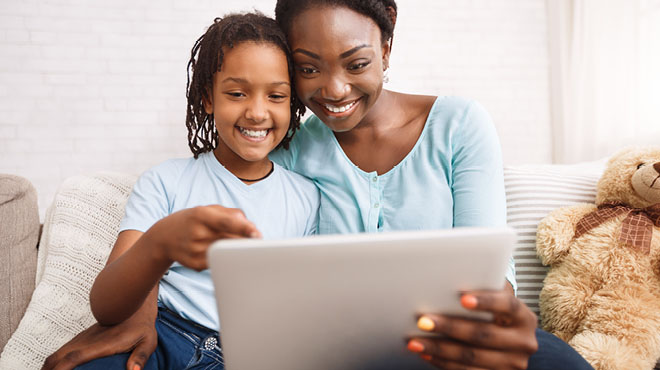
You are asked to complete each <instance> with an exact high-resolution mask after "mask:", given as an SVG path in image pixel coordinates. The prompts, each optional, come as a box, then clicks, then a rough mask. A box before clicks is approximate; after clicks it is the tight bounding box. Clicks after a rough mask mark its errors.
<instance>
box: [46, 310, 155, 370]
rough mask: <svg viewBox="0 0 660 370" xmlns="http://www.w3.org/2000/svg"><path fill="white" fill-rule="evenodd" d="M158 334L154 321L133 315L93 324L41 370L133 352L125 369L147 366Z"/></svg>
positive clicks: (59, 351) (63, 347)
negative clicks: (102, 324) (113, 322)
mask: <svg viewBox="0 0 660 370" xmlns="http://www.w3.org/2000/svg"><path fill="white" fill-rule="evenodd" d="M157 343H158V335H157V334H156V327H155V324H154V322H153V321H149V320H145V319H144V317H142V318H140V317H136V316H133V317H131V318H129V319H128V320H126V321H124V322H122V323H120V324H117V325H113V326H101V325H99V324H94V325H92V326H90V327H89V328H87V329H85V330H84V331H82V332H81V333H80V334H78V335H76V336H75V337H74V338H73V339H71V340H70V341H69V342H68V343H66V344H65V345H64V346H62V348H60V349H58V350H57V351H56V352H55V353H53V354H52V355H50V356H48V358H47V359H46V362H45V363H44V366H43V367H42V370H50V369H54V370H68V369H73V368H74V367H76V366H78V365H81V364H84V363H86V362H89V361H91V360H93V359H97V358H101V357H106V356H111V355H114V354H117V353H124V352H131V355H130V357H129V358H128V361H127V363H126V369H128V370H133V369H135V365H138V366H139V368H140V369H144V365H145V364H146V363H147V360H148V359H149V356H151V354H152V353H153V352H154V350H155V349H156V345H157Z"/></svg>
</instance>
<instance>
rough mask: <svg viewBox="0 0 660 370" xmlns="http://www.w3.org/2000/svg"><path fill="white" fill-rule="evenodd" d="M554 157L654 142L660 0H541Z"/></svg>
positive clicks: (595, 154) (659, 88)
mask: <svg viewBox="0 0 660 370" xmlns="http://www.w3.org/2000/svg"><path fill="white" fill-rule="evenodd" d="M547 7H548V20H549V40H550V55H551V86H552V92H551V97H552V130H553V131H552V132H553V138H552V139H553V160H554V161H555V162H557V163H572V162H579V161H589V160H595V159H599V158H602V157H605V156H609V155H611V154H612V153H613V152H614V151H615V150H617V149H618V148H620V147H622V146H626V145H635V144H652V143H655V144H658V145H660V0H547Z"/></svg>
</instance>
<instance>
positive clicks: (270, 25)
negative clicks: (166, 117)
mask: <svg viewBox="0 0 660 370" xmlns="http://www.w3.org/2000/svg"><path fill="white" fill-rule="evenodd" d="M247 41H254V42H264V43H269V44H273V45H275V46H277V47H278V48H279V49H281V50H282V52H284V54H285V55H286V60H287V64H288V69H289V80H290V82H291V120H290V122H289V130H288V132H287V134H286V135H285V136H284V139H282V141H281V142H280V143H279V145H278V148H279V147H284V148H288V146H289V142H290V141H291V138H292V137H293V135H294V133H295V131H296V130H297V129H298V128H299V127H300V117H301V116H302V115H303V114H304V113H305V106H304V105H303V104H302V103H301V102H300V100H299V99H298V96H297V95H296V89H295V86H294V81H293V76H294V66H293V59H292V57H291V51H290V49H289V46H288V44H287V42H286V36H285V35H284V33H283V32H282V30H281V29H280V27H279V26H278V24H277V23H276V22H275V20H274V19H272V18H269V17H267V16H265V15H263V14H261V13H256V12H255V13H244V14H229V15H227V16H225V17H223V18H216V19H215V20H214V21H213V24H212V25H211V26H210V27H209V28H208V29H207V30H206V32H205V33H204V34H203V35H202V36H201V37H200V38H199V39H197V41H196V42H195V45H194V46H193V48H192V51H191V53H190V61H189V62H188V82H187V84H186V97H187V98H188V106H187V110H186V126H187V127H188V146H189V147H190V150H191V151H192V152H193V154H194V156H195V158H197V156H198V155H199V154H201V153H204V152H208V151H212V150H213V149H215V148H216V147H217V145H218V131H217V129H216V127H215V122H214V118H213V114H208V113H206V109H204V102H205V101H206V102H210V101H212V99H211V98H212V95H213V74H214V73H215V72H218V71H220V68H221V66H222V61H223V58H224V52H223V48H230V49H231V48H233V47H234V46H236V45H238V44H240V43H242V42H247Z"/></svg>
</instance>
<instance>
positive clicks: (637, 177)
mask: <svg viewBox="0 0 660 370" xmlns="http://www.w3.org/2000/svg"><path fill="white" fill-rule="evenodd" d="M597 190H598V193H597V195H596V204H597V205H600V204H602V203H604V202H622V203H625V204H627V205H629V206H631V207H635V208H644V207H648V206H650V205H653V204H656V203H660V148H658V147H646V148H630V149H625V150H623V151H621V152H619V153H617V154H615V155H614V156H613V157H612V158H611V159H610V160H609V162H608V163H607V168H606V169H605V172H603V176H602V177H601V178H600V180H599V181H598V188H597Z"/></svg>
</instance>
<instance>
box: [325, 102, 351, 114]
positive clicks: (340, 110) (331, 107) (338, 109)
mask: <svg viewBox="0 0 660 370" xmlns="http://www.w3.org/2000/svg"><path fill="white" fill-rule="evenodd" d="M354 104H355V102H352V103H350V104H346V105H344V106H343V107H335V106H334V105H328V104H323V105H324V106H325V108H326V109H327V110H329V111H330V112H332V113H343V112H346V111H347V110H349V109H351V107H352V106H353V105H354Z"/></svg>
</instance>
